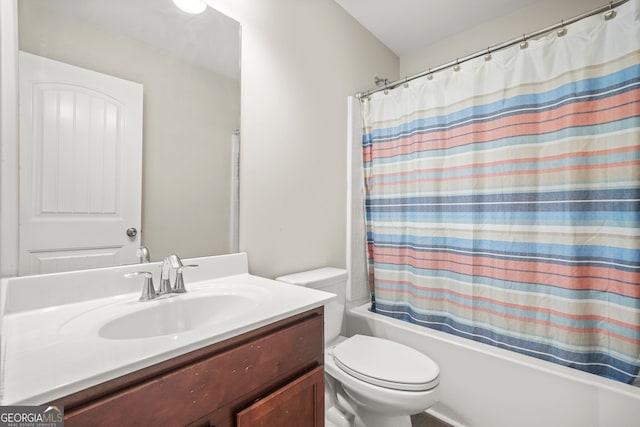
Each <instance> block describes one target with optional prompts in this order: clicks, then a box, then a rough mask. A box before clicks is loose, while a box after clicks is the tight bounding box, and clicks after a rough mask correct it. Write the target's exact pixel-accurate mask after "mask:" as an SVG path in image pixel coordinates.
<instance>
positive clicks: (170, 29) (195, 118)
mask: <svg viewBox="0 0 640 427" xmlns="http://www.w3.org/2000/svg"><path fill="white" fill-rule="evenodd" d="M18 6H19V10H18V25H19V49H20V51H21V54H20V81H21V83H20V85H21V86H20V92H21V94H20V96H21V110H20V134H21V140H20V146H21V148H20V163H21V164H20V166H21V170H24V171H26V172H25V173H26V175H25V176H23V175H21V184H20V185H21V188H20V199H21V230H20V245H19V246H20V248H21V249H20V256H19V258H20V261H19V262H20V274H21V275H23V274H37V273H48V272H53V271H65V270H73V269H81V268H92V267H103V266H107V265H113V264H123V263H132V262H138V257H137V255H136V251H137V249H138V248H139V247H140V246H146V247H147V248H148V250H149V253H150V258H151V260H152V261H157V260H161V259H162V258H164V257H165V256H166V255H168V254H169V253H172V252H175V253H177V254H179V255H180V257H182V258H187V257H194V256H205V255H218V254H223V253H229V252H232V248H233V236H232V234H233V233H232V232H231V227H230V224H233V223H236V221H235V218H234V215H233V214H232V212H233V209H232V208H231V199H232V188H233V185H234V180H233V178H232V176H233V168H232V156H233V151H234V150H232V143H234V142H232V141H235V143H236V144H237V137H235V138H234V136H233V135H234V132H235V130H236V129H238V128H239V125H240V65H239V61H240V60H239V46H240V43H239V34H240V28H239V24H238V23H237V22H235V21H233V20H232V19H230V18H228V17H226V16H224V15H222V14H220V13H218V12H216V11H215V10H213V9H211V8H206V10H204V11H203V12H202V13H199V14H191V13H186V12H184V11H182V10H180V9H178V8H177V7H176V5H175V4H174V2H173V1H172V0H109V1H104V0H20V1H19V2H18ZM44 73H50V74H46V77H42V76H43V75H44ZM114 88H115V89H114ZM111 90H113V91H114V92H110V91H111ZM129 98H131V100H130V99H129ZM136 98H137V99H136ZM25 139H26V140H25ZM22 173H23V172H21V174H22ZM136 194H137V196H136ZM136 216H137V218H136ZM94 223H95V224H96V225H95V226H94V225H93V224H94ZM23 225H24V226H23Z"/></svg>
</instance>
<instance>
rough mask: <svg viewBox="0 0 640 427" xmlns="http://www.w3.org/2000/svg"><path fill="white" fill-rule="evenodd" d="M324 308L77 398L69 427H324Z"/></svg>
mask: <svg viewBox="0 0 640 427" xmlns="http://www.w3.org/2000/svg"><path fill="white" fill-rule="evenodd" d="M322 323H323V310H322V307H320V308H318V309H314V310H310V311H307V312H304V313H302V314H299V315H296V316H292V317H289V318H287V319H284V320H281V321H278V322H275V323H273V324H271V325H268V326H264V327H262V328H259V329H257V330H255V331H251V332H247V333H244V334H242V335H240V336H237V337H234V338H231V339H228V340H225V341H223V342H220V343H217V344H213V345H210V346H207V347H205V348H202V349H199V350H196V351H193V352H190V353H188V354H185V355H183V356H179V357H176V358H174V359H171V360H168V361H165V362H162V363H159V364H157V365H154V366H150V367H148V368H145V369H142V370H140V371H137V372H134V373H131V374H128V375H125V376H123V377H120V378H116V379H114V380H111V381H108V382H106V383H103V384H99V385H96V386H94V387H90V388H88V389H86V390H82V391H80V392H78V393H74V394H72V395H70V396H66V397H63V398H61V399H56V400H54V401H52V402H49V403H50V404H53V405H64V407H65V425H66V426H87V425H105V426H115V425H117V426H126V425H137V426H140V425H154V426H161V425H167V426H179V425H192V426H216V427H222V426H229V427H231V426H236V425H237V426H239V427H242V426H255V425H265V426H287V425H289V426H321V425H323V424H324V423H323V418H324V403H323V402H324V396H323V367H322V364H323V340H322Z"/></svg>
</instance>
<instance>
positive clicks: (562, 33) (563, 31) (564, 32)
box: [556, 19, 567, 37]
mask: <svg viewBox="0 0 640 427" xmlns="http://www.w3.org/2000/svg"><path fill="white" fill-rule="evenodd" d="M556 34H557V35H558V37H563V36H565V35H567V29H566V28H565V27H564V19H562V20H560V29H559V30H558V31H557V33H556Z"/></svg>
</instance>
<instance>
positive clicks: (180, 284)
mask: <svg viewBox="0 0 640 427" xmlns="http://www.w3.org/2000/svg"><path fill="white" fill-rule="evenodd" d="M197 266H198V264H189V265H182V266H180V267H178V268H177V269H176V284H175V286H174V287H173V292H174V293H176V294H183V293H185V292H187V290H186V289H185V287H184V279H183V278H182V270H184V269H185V268H196V267H197Z"/></svg>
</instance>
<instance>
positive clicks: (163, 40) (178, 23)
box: [0, 0, 240, 80]
mask: <svg viewBox="0 0 640 427" xmlns="http://www.w3.org/2000/svg"><path fill="white" fill-rule="evenodd" d="M0 1H3V0H0ZM31 1H32V2H35V3H41V4H42V5H43V6H45V7H48V8H50V9H55V10H57V11H58V12H60V13H63V14H65V15H68V16H72V17H74V18H78V19H81V20H83V21H88V22H91V23H93V24H97V25H99V26H101V27H102V28H105V29H106V30H108V31H110V32H114V33H117V34H120V35H122V36H125V37H129V38H132V39H134V40H137V41H138V42H141V43H144V44H146V45H149V46H152V47H155V48H158V49H162V50H164V51H166V52H167V53H170V54H172V55H176V56H178V57H180V58H182V59H183V60H185V61H189V62H192V63H195V64H197V65H199V66H201V67H205V68H208V69H210V70H213V71H215V72H217V73H219V74H222V75H225V76H227V77H230V78H232V79H235V80H239V78H240V25H239V24H238V23H237V22H236V21H234V20H233V19H231V18H229V17H227V16H225V15H223V14H221V13H219V12H217V11H216V10H215V9H213V8H207V10H206V11H205V12H204V13H201V14H199V15H190V14H188V13H184V12H182V11H180V10H179V9H178V8H176V6H175V5H174V4H173V2H172V0H108V1H106V0H64V1H51V0H31Z"/></svg>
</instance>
